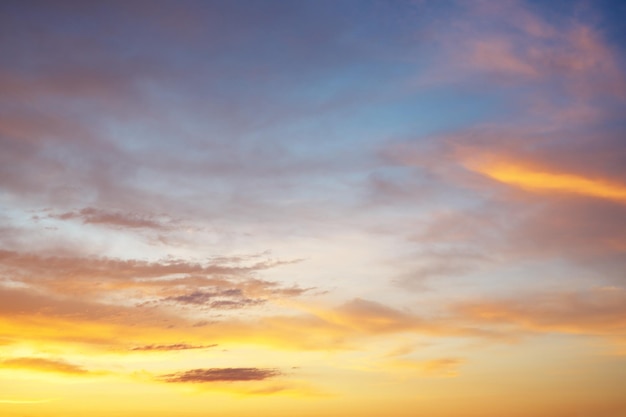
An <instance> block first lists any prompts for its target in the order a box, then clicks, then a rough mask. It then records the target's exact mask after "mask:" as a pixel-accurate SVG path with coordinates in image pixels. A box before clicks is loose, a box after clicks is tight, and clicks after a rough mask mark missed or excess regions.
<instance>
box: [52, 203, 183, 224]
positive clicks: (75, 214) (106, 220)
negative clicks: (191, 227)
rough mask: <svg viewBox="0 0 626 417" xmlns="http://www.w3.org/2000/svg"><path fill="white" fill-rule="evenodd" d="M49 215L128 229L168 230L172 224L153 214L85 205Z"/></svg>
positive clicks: (61, 218) (60, 218)
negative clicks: (78, 208)
mask: <svg viewBox="0 0 626 417" xmlns="http://www.w3.org/2000/svg"><path fill="white" fill-rule="evenodd" d="M49 217H51V218H55V219H59V220H74V219H78V220H81V221H82V223H83V224H100V225H105V226H111V227H120V228H130V229H154V230H170V229H171V228H172V227H174V225H173V224H172V223H175V222H173V220H172V219H169V221H166V222H164V221H163V219H162V218H161V217H162V216H155V215H153V214H141V213H132V212H131V213H127V212H120V211H111V210H103V209H97V208H94V207H85V208H83V209H81V210H78V211H69V212H65V213H60V214H52V215H50V216H49Z"/></svg>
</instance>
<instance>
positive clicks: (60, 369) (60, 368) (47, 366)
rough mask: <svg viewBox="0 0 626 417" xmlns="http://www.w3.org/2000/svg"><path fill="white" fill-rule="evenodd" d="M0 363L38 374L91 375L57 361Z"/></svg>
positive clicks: (14, 359)
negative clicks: (37, 372)
mask: <svg viewBox="0 0 626 417" xmlns="http://www.w3.org/2000/svg"><path fill="white" fill-rule="evenodd" d="M0 363H1V364H2V367H4V368H13V369H28V370H34V371H40V372H55V373H61V374H70V375H88V374H90V373H91V372H90V371H88V370H87V369H85V368H83V367H82V366H79V365H75V364H72V363H69V362H65V361H63V360H59V359H47V358H36V357H21V358H10V359H4V360H2V361H0Z"/></svg>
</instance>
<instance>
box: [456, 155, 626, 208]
mask: <svg viewBox="0 0 626 417" xmlns="http://www.w3.org/2000/svg"><path fill="white" fill-rule="evenodd" d="M485 159H487V160H486V161H483V162H482V163H481V162H479V163H473V162H469V163H467V164H466V165H465V166H466V167H468V168H469V169H471V170H472V171H475V172H479V173H481V174H484V175H486V176H488V177H490V178H493V179H495V180H496V181H499V182H502V183H504V184H508V185H511V186H517V187H520V188H522V189H524V190H528V191H532V192H544V193H550V192H562V193H570V194H580V195H586V196H591V197H597V198H606V199H610V200H615V201H618V202H622V203H626V185H622V184H618V183H611V182H610V181H607V180H603V179H595V178H586V177H584V176H580V175H575V174H571V173H565V172H550V169H549V168H548V169H546V168H541V167H527V166H524V165H523V163H522V164H520V163H519V162H516V161H507V160H506V159H504V160H498V159H495V160H494V159H493V158H485ZM489 159H491V160H489Z"/></svg>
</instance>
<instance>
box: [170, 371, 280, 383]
mask: <svg viewBox="0 0 626 417" xmlns="http://www.w3.org/2000/svg"><path fill="white" fill-rule="evenodd" d="M280 374H281V372H280V371H279V370H277V369H270V368H209V369H191V370H189V371H182V372H176V373H173V374H165V375H161V377H160V379H162V380H164V381H165V382H189V383H204V382H237V381H263V380H265V379H268V378H272V377H275V376H278V375H280Z"/></svg>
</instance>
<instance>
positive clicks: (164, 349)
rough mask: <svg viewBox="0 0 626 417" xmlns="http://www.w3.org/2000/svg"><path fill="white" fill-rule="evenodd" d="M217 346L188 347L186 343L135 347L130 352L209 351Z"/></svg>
mask: <svg viewBox="0 0 626 417" xmlns="http://www.w3.org/2000/svg"><path fill="white" fill-rule="evenodd" d="M215 346H217V344H212V345H190V344H187V343H175V344H172V345H145V346H137V347H134V348H131V349H130V350H132V351H141V352H152V351H156V352H167V351H175V350H190V349H209V348H212V347H215Z"/></svg>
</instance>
